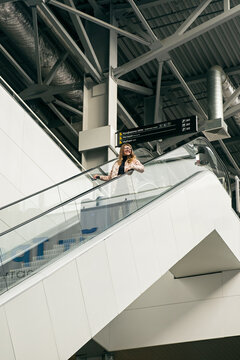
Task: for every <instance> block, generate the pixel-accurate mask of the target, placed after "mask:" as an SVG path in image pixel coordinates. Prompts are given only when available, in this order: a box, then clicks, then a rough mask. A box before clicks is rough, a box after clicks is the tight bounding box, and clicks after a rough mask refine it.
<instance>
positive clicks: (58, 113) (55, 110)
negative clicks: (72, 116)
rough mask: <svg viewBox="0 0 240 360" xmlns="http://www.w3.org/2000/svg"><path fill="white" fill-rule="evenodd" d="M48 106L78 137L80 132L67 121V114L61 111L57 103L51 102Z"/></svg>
mask: <svg viewBox="0 0 240 360" xmlns="http://www.w3.org/2000/svg"><path fill="white" fill-rule="evenodd" d="M47 105H48V107H49V108H50V109H51V110H52V111H53V112H54V114H56V115H57V117H58V118H59V119H60V120H61V121H62V123H63V124H64V125H65V126H66V127H67V128H68V129H69V130H70V131H71V133H72V134H74V135H75V136H77V137H78V132H77V131H76V130H75V129H74V127H73V126H72V125H71V124H70V123H69V122H68V121H67V119H66V118H65V116H63V114H61V113H60V111H59V110H58V109H57V108H56V106H55V105H53V104H51V103H49V104H47Z"/></svg>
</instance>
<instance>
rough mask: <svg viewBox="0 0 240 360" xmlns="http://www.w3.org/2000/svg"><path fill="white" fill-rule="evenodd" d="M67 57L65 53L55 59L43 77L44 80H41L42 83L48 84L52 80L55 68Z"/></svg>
mask: <svg viewBox="0 0 240 360" xmlns="http://www.w3.org/2000/svg"><path fill="white" fill-rule="evenodd" d="M67 57H68V53H65V54H64V55H63V56H62V57H61V58H60V59H58V60H57V61H56V63H55V64H54V65H53V67H52V69H51V70H50V71H49V73H48V74H47V76H46V78H45V79H44V81H43V84H44V85H49V84H50V83H51V82H52V80H53V78H54V75H55V74H56V72H57V70H58V69H59V67H60V66H61V65H62V63H63V62H64V61H65V60H66V58H67Z"/></svg>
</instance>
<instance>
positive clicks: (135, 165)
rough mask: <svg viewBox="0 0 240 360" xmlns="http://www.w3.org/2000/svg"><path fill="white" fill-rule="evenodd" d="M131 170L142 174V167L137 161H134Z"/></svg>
mask: <svg viewBox="0 0 240 360" xmlns="http://www.w3.org/2000/svg"><path fill="white" fill-rule="evenodd" d="M132 169H134V170H136V171H138V172H140V173H143V172H144V165H143V164H142V163H140V161H139V160H137V159H135V160H134V161H133V163H132Z"/></svg>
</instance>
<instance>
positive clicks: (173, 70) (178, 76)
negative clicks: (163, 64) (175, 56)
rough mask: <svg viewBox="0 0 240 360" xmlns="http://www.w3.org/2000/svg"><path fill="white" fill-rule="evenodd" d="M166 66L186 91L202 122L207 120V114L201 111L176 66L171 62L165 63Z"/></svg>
mask: <svg viewBox="0 0 240 360" xmlns="http://www.w3.org/2000/svg"><path fill="white" fill-rule="evenodd" d="M167 64H168V66H169V67H170V69H171V70H172V72H173V73H174V75H175V76H176V77H177V78H178V80H179V81H180V83H181V85H182V87H183V89H184V90H185V91H186V93H187V94H188V96H189V97H190V98H191V99H192V101H193V103H194V106H195V107H196V109H197V110H198V111H199V113H200V114H201V115H202V117H203V119H204V120H208V117H207V114H206V113H205V111H204V110H203V108H202V107H201V105H200V104H199V102H198V101H197V99H196V98H195V96H194V95H193V93H192V90H191V89H190V88H189V86H188V85H187V83H186V82H185V81H184V79H183V77H182V75H181V74H180V72H179V71H178V70H177V68H176V66H175V65H174V64H173V62H172V60H168V61H167Z"/></svg>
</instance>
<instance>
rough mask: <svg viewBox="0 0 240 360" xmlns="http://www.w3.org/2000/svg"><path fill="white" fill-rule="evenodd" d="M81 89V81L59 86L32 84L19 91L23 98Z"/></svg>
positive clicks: (30, 98) (48, 95)
mask: <svg viewBox="0 0 240 360" xmlns="http://www.w3.org/2000/svg"><path fill="white" fill-rule="evenodd" d="M80 89H82V83H74V84H66V85H59V86H48V85H39V84H33V85H31V86H29V87H28V88H27V89H25V90H23V91H22V92H21V93H20V96H21V97H22V99H24V100H32V99H37V98H47V97H52V96H54V95H57V94H64V93H66V92H68V91H73V90H80Z"/></svg>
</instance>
